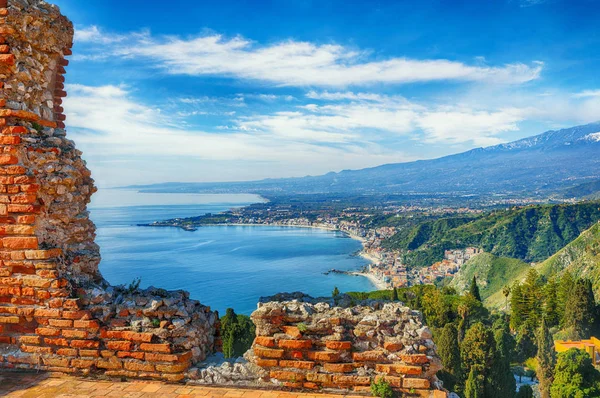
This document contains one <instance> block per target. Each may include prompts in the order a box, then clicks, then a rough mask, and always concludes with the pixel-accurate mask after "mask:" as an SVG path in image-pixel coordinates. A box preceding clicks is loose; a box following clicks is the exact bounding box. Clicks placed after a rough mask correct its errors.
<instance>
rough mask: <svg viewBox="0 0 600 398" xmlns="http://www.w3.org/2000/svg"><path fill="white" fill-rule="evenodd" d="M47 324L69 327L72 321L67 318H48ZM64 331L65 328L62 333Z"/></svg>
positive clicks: (71, 325)
mask: <svg viewBox="0 0 600 398" xmlns="http://www.w3.org/2000/svg"><path fill="white" fill-rule="evenodd" d="M48 324H49V325H50V326H54V327H57V328H70V327H73V321H71V320H69V319H49V320H48ZM65 332H66V330H63V335H64V333H65Z"/></svg>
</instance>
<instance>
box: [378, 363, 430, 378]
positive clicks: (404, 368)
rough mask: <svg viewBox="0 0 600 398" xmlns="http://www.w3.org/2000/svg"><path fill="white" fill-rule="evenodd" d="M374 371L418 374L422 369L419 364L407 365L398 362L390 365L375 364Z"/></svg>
mask: <svg viewBox="0 0 600 398" xmlns="http://www.w3.org/2000/svg"><path fill="white" fill-rule="evenodd" d="M375 371H377V372H382V373H388V374H390V373H397V374H402V375H413V376H416V375H420V374H421V373H422V371H423V368H422V367H421V366H409V365H398V364H392V365H382V364H377V365H375Z"/></svg>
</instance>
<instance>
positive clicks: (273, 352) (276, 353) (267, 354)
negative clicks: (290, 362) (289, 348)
mask: <svg viewBox="0 0 600 398" xmlns="http://www.w3.org/2000/svg"><path fill="white" fill-rule="evenodd" d="M284 353H285V351H284V350H277V349H272V348H261V347H254V354H256V356H258V357H261V358H272V359H280V358H283V355H284Z"/></svg>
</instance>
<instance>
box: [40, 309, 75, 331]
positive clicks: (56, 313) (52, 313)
mask: <svg viewBox="0 0 600 398" xmlns="http://www.w3.org/2000/svg"><path fill="white" fill-rule="evenodd" d="M33 314H34V316H36V317H47V318H59V317H60V310H57V309H46V308H37V309H36V310H35V312H34V313H33ZM53 326H54V325H53ZM70 326H71V325H69V326H67V327H70Z"/></svg>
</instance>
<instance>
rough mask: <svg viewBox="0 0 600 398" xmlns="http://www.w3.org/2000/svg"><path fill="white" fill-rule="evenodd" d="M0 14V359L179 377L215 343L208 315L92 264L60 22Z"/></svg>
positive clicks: (37, 7)
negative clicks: (70, 135)
mask: <svg viewBox="0 0 600 398" xmlns="http://www.w3.org/2000/svg"><path fill="white" fill-rule="evenodd" d="M0 22H1V25H0V93H1V99H0V130H1V134H0V144H1V147H0V148H1V153H0V261H1V262H0V345H1V346H0V367H4V368H36V369H48V370H54V371H60V372H66V373H79V374H93V373H102V374H106V375H109V376H120V377H141V378H154V379H162V380H169V381H177V380H181V379H183V378H184V377H185V372H186V371H187V370H188V369H189V368H190V366H191V365H192V364H193V363H195V362H199V361H202V360H204V359H205V358H206V357H207V356H208V355H209V354H211V353H212V352H213V351H214V350H215V348H217V347H218V317H217V314H216V313H215V312H212V311H210V308H208V307H205V306H203V305H201V304H200V303H198V302H197V301H194V300H190V298H189V295H188V293H186V292H181V291H179V292H168V291H166V290H164V289H154V288H151V289H148V290H144V291H141V290H138V289H137V288H136V287H135V286H131V287H129V288H126V287H111V286H110V285H109V284H108V283H107V282H106V281H105V280H104V279H103V278H102V275H101V274H100V272H99V270H98V264H99V262H100V253H99V248H98V246H97V245H96V244H95V242H94V238H95V227H94V224H93V223H92V222H91V221H90V219H89V215H88V212H87V209H86V207H87V204H88V203H89V201H90V197H91V195H92V194H93V193H94V192H95V190H96V188H95V187H94V181H93V180H92V178H91V173H90V171H89V170H88V168H87V167H86V164H85V162H84V161H83V160H82V158H81V152H80V151H78V150H77V149H76V148H75V145H74V143H73V142H72V141H71V140H69V139H67V138H66V132H65V129H64V128H65V125H64V120H65V115H64V114H63V109H62V107H61V102H62V98H63V97H64V96H66V95H67V93H66V92H65V91H64V80H65V79H64V76H63V75H64V74H65V73H66V69H65V67H66V66H67V65H68V61H67V60H66V59H65V57H66V56H68V55H70V54H71V50H70V48H71V45H72V38H73V26H72V24H71V22H69V20H68V19H67V18H65V17H64V16H62V15H61V14H60V11H59V9H58V8H57V7H55V6H52V5H50V4H47V3H46V2H44V1H40V0H10V1H9V2H8V3H7V2H6V1H2V0H0Z"/></svg>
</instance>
